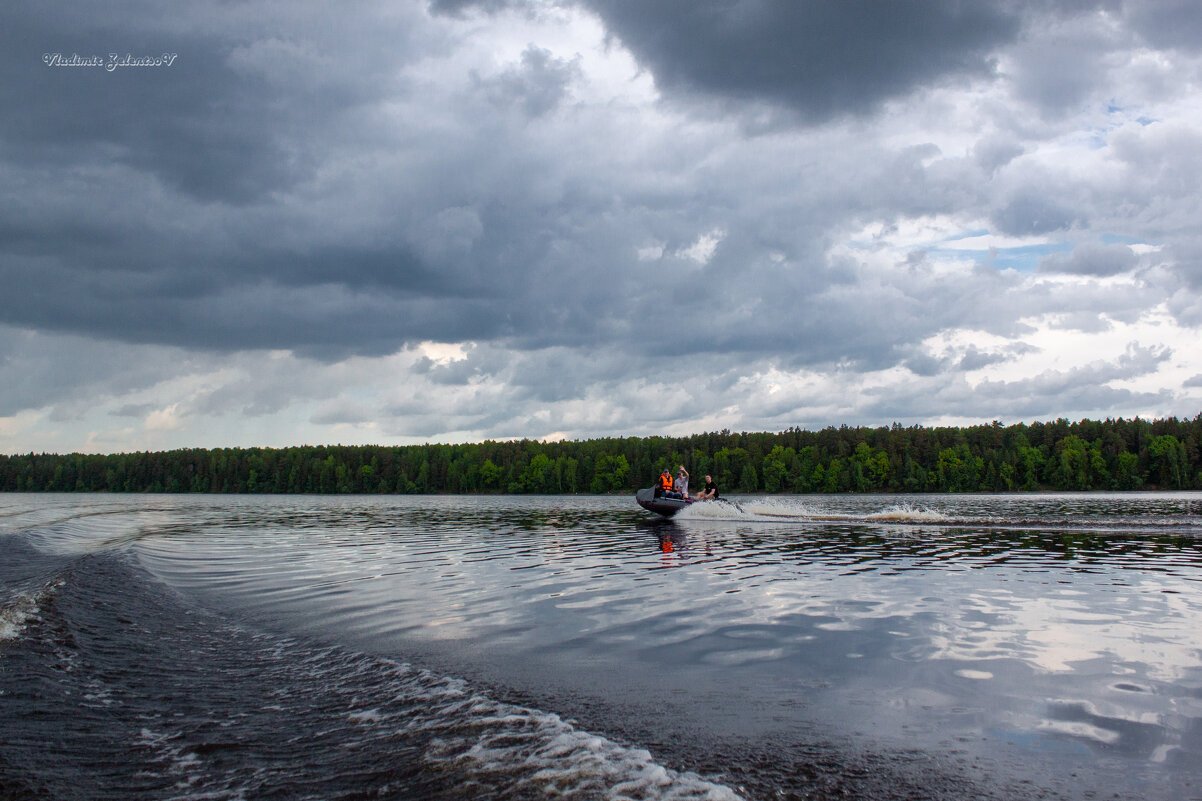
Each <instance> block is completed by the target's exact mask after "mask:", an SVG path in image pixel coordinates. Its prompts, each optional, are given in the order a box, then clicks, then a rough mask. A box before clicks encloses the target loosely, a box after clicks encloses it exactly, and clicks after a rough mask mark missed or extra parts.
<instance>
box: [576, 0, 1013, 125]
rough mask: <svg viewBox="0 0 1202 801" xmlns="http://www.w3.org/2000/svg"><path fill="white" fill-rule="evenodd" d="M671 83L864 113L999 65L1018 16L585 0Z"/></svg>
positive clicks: (692, 0) (920, 6) (940, 9)
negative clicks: (996, 60) (998, 51)
mask: <svg viewBox="0 0 1202 801" xmlns="http://www.w3.org/2000/svg"><path fill="white" fill-rule="evenodd" d="M583 2H584V4H585V5H587V6H589V7H590V8H592V9H593V10H594V11H596V12H597V13H598V14H599V15H600V16H601V18H602V19H603V20H605V23H606V25H607V27H608V28H609V30H610V31H611V32H612V33H614V34H616V35H617V36H618V37H620V38H621V40H622V42H623V43H624V44H625V45H626V46H627V47H629V48H630V49H631V50H632V51H634V53H635V55H636V56H637V57H638V59H639V61H640V63H641V64H643V65H644V66H646V67H647V68H648V69H649V70H650V71H651V72H652V73H654V75H655V79H656V83H657V85H658V86H659V87H660V88H661V89H663V90H665V91H668V92H686V93H703V94H709V95H716V96H719V97H723V98H727V99H730V100H734V101H740V102H741V101H746V100H760V101H767V102H769V103H773V104H778V105H781V106H784V107H787V108H789V109H792V110H793V111H795V112H797V113H799V114H800V115H801V116H802V117H804V118H807V119H811V120H823V119H828V118H831V117H834V116H838V115H841V114H845V113H852V114H858V113H863V112H866V111H869V110H871V109H873V108H875V107H877V106H878V105H879V104H880V103H881V102H882V101H885V100H888V99H889V98H891V97H896V96H898V95H903V94H906V93H908V92H910V91H911V90H913V89H915V88H916V87H918V86H921V85H924V84H927V83H930V82H932V81H940V80H943V79H946V78H949V77H952V76H965V75H967V76H984V75H989V74H990V73H991V72H992V71H993V68H994V67H993V62H992V58H991V56H992V53H993V51H994V49H995V48H996V47H998V46H999V45H1001V44H1003V43H1006V42H1010V41H1012V40H1013V39H1014V37H1015V36H1016V35H1017V34H1018V32H1019V30H1020V27H1021V19H1020V18H1019V16H1018V15H1017V14H1016V13H1015V12H1014V11H1013V10H1011V9H1010V8H1008V7H1007V5H1005V4H998V3H962V2H958V0H916V1H915V2H906V3H892V2H887V3H882V2H878V1H877V0H845V1H844V2H837V3H831V2H821V0H809V1H806V2H801V1H798V0H708V1H707V2H697V1H696V0H665V2H655V3H646V2H642V1H641V0H583Z"/></svg>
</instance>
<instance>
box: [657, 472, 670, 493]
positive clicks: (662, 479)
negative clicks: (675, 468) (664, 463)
mask: <svg viewBox="0 0 1202 801" xmlns="http://www.w3.org/2000/svg"><path fill="white" fill-rule="evenodd" d="M655 494H656V495H662V496H664V497H665V498H670V497H672V474H671V473H669V472H668V468H666V467H665V468H664V472H662V473H660V476H659V486H658V487H657V489H656V493H655Z"/></svg>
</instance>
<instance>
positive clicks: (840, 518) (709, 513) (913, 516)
mask: <svg viewBox="0 0 1202 801" xmlns="http://www.w3.org/2000/svg"><path fill="white" fill-rule="evenodd" d="M676 519H677V520H697V521H704V520H735V521H742V522H754V521H764V522H780V521H795V522H799V523H810V522H814V523H895V524H913V525H953V524H957V523H959V522H962V521H958V520H956V519H955V518H953V517H950V516H948V515H946V514H944V513H943V512H940V511H937V510H934V509H924V508H922V507H919V506H913V505H911V504H908V503H900V504H895V505H893V506H889V507H887V508H885V509H881V510H879V511H875V512H836V511H831V510H828V509H818V508H816V507H814V506H811V505H809V504H807V503H804V502H798V501H793V500H783V499H776V498H741V499H739V500H730V499H723V500H721V501H718V502H716V503H695V504H693V505H691V506H690V507H688V508H687V509H684V510H682V511H681V512H679V513H678V514H677V515H676Z"/></svg>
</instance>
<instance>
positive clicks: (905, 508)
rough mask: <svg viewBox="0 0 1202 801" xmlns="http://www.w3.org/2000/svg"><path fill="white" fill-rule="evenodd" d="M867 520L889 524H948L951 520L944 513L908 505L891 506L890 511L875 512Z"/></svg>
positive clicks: (867, 516)
mask: <svg viewBox="0 0 1202 801" xmlns="http://www.w3.org/2000/svg"><path fill="white" fill-rule="evenodd" d="M864 519H865V520H868V521H871V522H874V523H876V522H889V523H948V522H951V518H950V517H948V516H947V515H945V514H943V513H942V512H936V511H934V510H933V509H923V508H922V507H919V506H911V505H910V504H908V503H899V504H896V505H894V506H890V507H889V508H888V509H882V510H881V511H879V512H873V513H871V514H868V515H865V517H864Z"/></svg>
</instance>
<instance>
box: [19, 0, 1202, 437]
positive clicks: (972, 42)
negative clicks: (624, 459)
mask: <svg viewBox="0 0 1202 801" xmlns="http://www.w3.org/2000/svg"><path fill="white" fill-rule="evenodd" d="M1200 82H1202V14H1199V13H1198V11H1197V7H1196V5H1195V3H1194V0H1163V2H1156V1H1155V0H1142V1H1141V0H1096V1H1095V0H1073V1H1072V2H1064V0H1042V1H1041V0H1029V1H1028V2H1017V0H1016V1H1014V2H994V3H984V2H982V3H966V2H961V1H960V0H908V1H907V2H888V1H887V0H841V1H840V2H814V1H813V0H796V1H794V0H661V1H660V2H653V3H648V2H645V0H433V1H431V0H411V1H409V2H406V1H404V0H401V1H398V0H390V1H389V2H370V1H369V0H365V1H364V2H356V3H324V2H323V3H318V2H309V1H308V0H288V2H283V0H280V1H279V2H246V3H229V2H224V1H223V0H213V1H209V0H195V2H190V3H187V4H163V3H159V2H150V1H149V0H146V1H145V2H113V3H104V4H97V3H94V2H57V1H56V0H28V1H27V0H18V2H16V3H14V4H11V5H10V6H9V7H7V8H6V10H5V14H4V19H3V21H2V22H0V107H2V108H3V109H4V111H3V113H2V114H0V453H25V452H30V451H35V452H58V453H68V452H75V451H80V452H88V453H111V452H122V451H136V450H163V449H172V448H182V447H230V446H241V447H256V446H261V447H285V446H291V445H302V444H314V445H316V444H333V443H342V444H385V445H390V444H398V445H403V444H416V443H423V442H473V441H481V440H485V439H507V438H531V439H549V440H556V439H564V438H566V439H588V438H594V437H605V436H646V435H673V436H674V435H687V434H692V433H701V432H706V431H717V430H721V429H724V428H725V429H730V430H734V431H780V430H783V429H785V428H789V427H792V426H797V427H801V428H806V429H811V430H816V429H820V428H824V427H826V426H832V425H834V426H839V425H844V424H846V425H851V426H858V425H865V426H879V425H890V424H892V423H900V424H902V425H916V424H921V425H975V424H979V423H989V422H991V421H993V420H999V421H1001V422H1003V423H1005V424H1013V423H1019V422H1035V421H1041V420H1054V419H1057V418H1067V419H1070V420H1077V419H1081V418H1086V417H1088V418H1094V419H1098V418H1107V417H1128V418H1130V417H1134V416H1136V415H1139V416H1142V417H1145V418H1148V417H1151V418H1156V417H1166V416H1177V417H1190V418H1192V417H1194V416H1195V415H1197V414H1198V413H1199V412H1202V348H1200V347H1199V345H1198V343H1199V342H1200V341H1202V337H1200V333H1202V226H1200V225H1199V223H1200V221H1202V89H1200Z"/></svg>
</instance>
